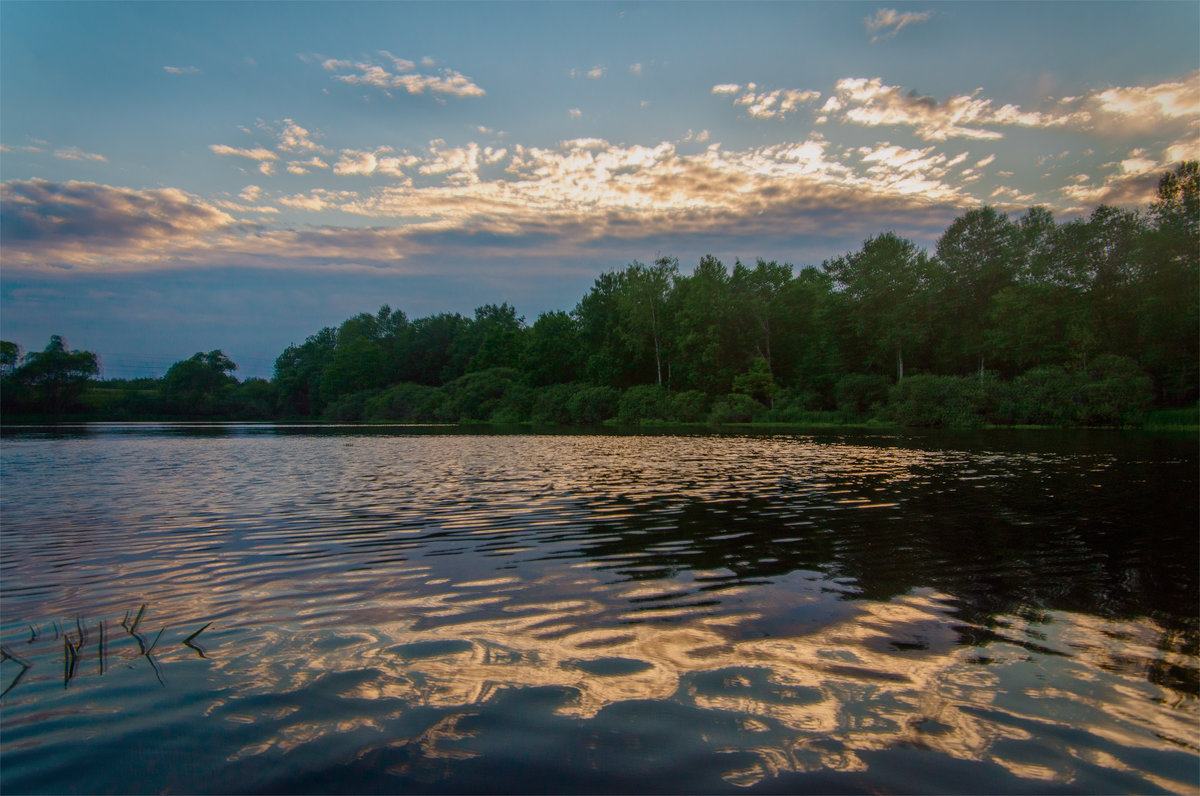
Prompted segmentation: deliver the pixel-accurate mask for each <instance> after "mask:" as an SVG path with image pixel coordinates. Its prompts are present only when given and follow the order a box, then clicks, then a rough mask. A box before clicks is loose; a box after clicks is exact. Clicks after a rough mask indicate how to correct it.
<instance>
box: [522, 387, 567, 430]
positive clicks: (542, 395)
mask: <svg viewBox="0 0 1200 796" xmlns="http://www.w3.org/2000/svg"><path fill="white" fill-rule="evenodd" d="M576 389H578V385H574V384H552V385H550V386H548V387H542V388H541V389H539V390H537V391H535V392H534V393H533V398H532V401H531V403H530V407H529V419H530V420H532V421H533V422H534V423H553V424H555V425H560V426H563V425H568V424H570V423H571V396H572V395H573V394H574V393H575V390H576Z"/></svg>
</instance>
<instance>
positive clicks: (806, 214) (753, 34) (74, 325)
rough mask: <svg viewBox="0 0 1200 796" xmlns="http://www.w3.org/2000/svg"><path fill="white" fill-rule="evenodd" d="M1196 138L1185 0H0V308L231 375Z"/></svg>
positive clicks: (744, 256) (1033, 186)
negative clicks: (306, 351) (350, 326)
mask: <svg viewBox="0 0 1200 796" xmlns="http://www.w3.org/2000/svg"><path fill="white" fill-rule="evenodd" d="M1196 158H1200V3H1196V2H1180V3H1174V2H1132V3H1123V2H1100V3H1090V2H1068V3H1055V2H1037V3H1034V2H1028V3H1025V2H1002V3H970V2H953V3H930V2H924V3H921V2H914V3H905V4H900V5H893V4H880V3H855V2H824V3H801V2H769V3H756V2H737V3H726V2H682V3H676V2H648V3H624V2H615V3H606V2H550V3H510V2H488V3H474V2H436V3H398V2H396V3H393V2H370V3H354V2H340V3H322V2H304V3H288V2H245V3H241V2H237V3H224V2H190V3H189V2H170V3H168V2H164V3H140V2H139V3H120V2H113V3H108V2H91V3H84V4H77V3H70V2H40V1H38V2H18V1H17V0H4V2H2V3H0V182H2V194H0V338H3V339H5V340H11V341H14V342H17V343H19V344H21V345H22V346H23V347H24V348H25V349H26V350H40V349H41V348H43V347H44V346H45V345H46V343H47V341H48V340H49V337H50V335H52V334H58V335H62V336H63V337H64V338H65V340H66V342H67V344H68V346H70V347H71V348H76V349H86V350H89V351H95V352H96V353H97V354H99V356H100V359H101V362H102V366H103V375H104V376H105V377H107V378H120V377H135V376H157V375H161V373H163V372H164V371H165V370H166V368H167V367H169V366H170V364H171V363H173V362H175V361H177V360H180V359H185V358H187V357H189V356H191V355H192V354H193V353H195V352H197V351H210V350H214V349H222V350H224V351H225V352H226V353H227V354H228V355H229V356H230V357H231V358H232V359H233V360H234V361H235V362H237V363H238V364H239V366H240V367H239V371H238V373H237V375H238V376H240V377H243V378H245V377H251V376H262V377H269V376H270V374H271V369H272V365H273V362H274V359H275V357H277V356H278V355H279V354H280V353H281V352H282V351H283V350H284V348H286V347H287V346H288V345H289V344H292V343H297V344H298V343H301V342H303V341H304V339H305V338H306V337H307V336H309V335H311V334H313V333H315V332H317V331H318V330H319V329H321V328H322V327H324V326H336V325H338V324H339V323H340V322H341V321H342V320H344V319H346V318H348V317H350V316H352V315H354V314H356V313H359V312H371V313H374V312H375V311H376V310H377V309H378V308H379V307H380V306H381V305H382V304H385V303H386V304H388V305H390V306H391V307H392V309H393V310H403V311H404V312H405V313H407V315H408V316H409V317H410V318H418V317H424V316H428V315H433V314H436V313H440V312H461V313H464V314H471V313H473V311H474V309H475V308H476V307H478V306H480V305H482V304H485V303H495V304H499V303H501V302H508V303H509V304H511V305H513V306H514V307H516V309H517V311H518V313H519V314H521V315H523V316H525V318H526V320H527V322H529V323H532V322H533V321H534V320H536V318H537V316H538V315H539V314H540V313H542V312H547V311H551V310H570V309H571V308H573V307H574V306H575V304H576V303H577V302H578V301H579V299H580V298H582V297H583V295H584V294H585V293H586V292H587V291H588V289H589V288H590V287H591V285H592V283H593V282H594V280H595V278H596V277H597V276H598V275H599V274H601V273H602V272H604V271H608V270H613V269H620V268H623V267H624V266H625V265H627V264H629V263H630V262H632V261H634V260H639V261H642V262H650V261H653V260H655V259H657V258H658V257H660V256H672V257H676V258H678V259H679V261H680V267H681V270H682V271H683V272H684V273H690V272H691V270H692V268H694V266H695V265H696V263H697V262H698V261H699V258H700V257H701V256H702V255H704V254H712V255H715V256H716V257H718V258H719V259H721V260H722V261H723V262H725V263H726V265H729V266H732V264H733V263H734V262H735V261H736V260H737V259H739V258H740V259H741V260H742V261H743V262H746V263H753V262H754V261H756V260H757V259H759V258H762V259H766V260H776V261H779V262H787V263H791V264H793V265H794V266H796V268H797V269H798V268H800V267H802V266H805V265H820V263H821V262H822V261H824V260H826V259H829V258H832V257H836V256H838V255H840V254H844V253H845V252H848V251H853V250H856V249H857V248H859V247H860V246H861V244H862V242H863V240H864V239H865V238H867V237H869V236H871V235H876V234H880V233H882V232H887V231H895V232H896V233H898V234H900V235H903V236H905V237H908V238H910V239H912V240H913V241H915V242H917V243H918V244H919V245H920V246H922V247H925V248H929V249H932V248H933V246H934V245H935V244H936V241H937V238H938V236H939V235H940V234H941V232H942V231H944V230H945V228H946V227H947V226H948V225H949V224H950V222H951V221H953V219H954V218H955V217H957V216H958V215H961V214H962V213H963V212H965V211H966V210H967V209H969V208H972V207H978V206H980V205H984V204H988V205H992V206H995V207H997V208H998V209H1000V210H1002V211H1004V212H1006V213H1008V214H1009V216H1010V217H1012V218H1017V217H1019V216H1020V215H1021V214H1023V213H1024V212H1025V210H1026V209H1027V208H1028V207H1030V206H1033V205H1043V206H1045V207H1047V208H1049V209H1050V210H1052V211H1053V212H1054V214H1055V217H1056V218H1058V219H1059V220H1060V221H1061V220H1067V219H1070V218H1073V217H1077V216H1080V215H1087V214H1089V213H1090V212H1091V211H1092V210H1093V209H1094V208H1095V207H1096V206H1097V205H1098V204H1100V203H1107V204H1114V205H1119V206H1122V207H1144V206H1145V205H1146V204H1147V203H1148V202H1149V201H1150V200H1151V199H1152V198H1153V195H1154V190H1155V187H1156V185H1157V181H1158V178H1159V176H1160V175H1161V174H1162V173H1163V172H1164V171H1166V170H1169V169H1170V168H1171V167H1172V166H1173V165H1174V164H1176V163H1178V162H1179V161H1181V160H1187V159H1196Z"/></svg>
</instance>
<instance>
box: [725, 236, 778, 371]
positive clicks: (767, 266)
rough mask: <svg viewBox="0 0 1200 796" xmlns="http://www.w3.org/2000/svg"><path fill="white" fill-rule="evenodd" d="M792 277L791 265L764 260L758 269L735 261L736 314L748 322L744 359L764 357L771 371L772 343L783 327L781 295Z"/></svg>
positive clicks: (733, 279)
mask: <svg viewBox="0 0 1200 796" xmlns="http://www.w3.org/2000/svg"><path fill="white" fill-rule="evenodd" d="M791 279H792V267H791V266H790V265H787V264H783V265H780V264H779V263H777V262H775V261H771V262H766V261H765V260H761V259H760V260H758V262H756V263H755V265H754V268H747V267H746V266H744V265H742V264H741V262H737V263H735V264H734V266H733V274H732V275H731V276H730V278H729V286H730V289H731V291H732V294H733V296H732V298H733V304H734V314H735V317H737V318H739V319H741V321H742V323H743V324H744V334H745V345H746V348H745V354H744V356H745V359H744V360H743V361H744V362H746V363H749V362H750V361H752V360H754V359H762V360H764V361H765V362H766V365H767V372H768V373H772V372H774V371H773V360H772V343H773V342H774V340H775V332H776V329H777V328H778V326H779V324H778V320H777V319H778V317H779V315H780V302H779V297H780V294H781V293H782V291H783V289H784V288H785V287H786V286H787V284H788V282H790V281H791Z"/></svg>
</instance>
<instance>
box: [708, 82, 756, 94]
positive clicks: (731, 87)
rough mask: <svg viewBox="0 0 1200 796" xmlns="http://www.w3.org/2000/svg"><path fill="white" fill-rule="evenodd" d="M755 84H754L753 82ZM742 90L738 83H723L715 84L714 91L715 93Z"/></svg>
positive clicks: (732, 92)
mask: <svg viewBox="0 0 1200 796" xmlns="http://www.w3.org/2000/svg"><path fill="white" fill-rule="evenodd" d="M751 85H753V84H751ZM741 90H742V87H741V86H740V85H738V84H737V83H721V84H719V85H716V86H713V88H712V93H714V94H736V93H738V92H739V91H741Z"/></svg>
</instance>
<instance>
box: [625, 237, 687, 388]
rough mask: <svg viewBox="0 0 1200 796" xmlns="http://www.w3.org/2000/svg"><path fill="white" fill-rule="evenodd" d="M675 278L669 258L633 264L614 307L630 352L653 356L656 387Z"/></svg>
mask: <svg viewBox="0 0 1200 796" xmlns="http://www.w3.org/2000/svg"><path fill="white" fill-rule="evenodd" d="M678 274H679V261H678V260H676V259H674V258H671V257H660V258H659V259H657V260H655V261H654V264H653V265H644V264H642V263H639V262H637V261H636V260H635V261H634V262H633V263H631V264H630V265H629V266H628V267H627V268H626V269H625V270H624V271H623V272H622V274H621V287H620V292H619V294H618V302H617V303H618V307H619V309H620V312H621V316H622V318H623V319H624V320H625V324H624V326H623V327H622V329H623V331H624V333H625V335H626V336H627V339H628V340H629V342H630V344H631V347H633V348H634V350H638V349H641V350H648V351H649V352H650V353H651V354H652V355H653V360H654V372H655V377H656V382H655V383H656V384H658V386H660V387H661V386H663V364H664V359H665V358H666V354H667V351H666V349H667V328H668V324H669V320H670V316H669V313H668V312H667V301H668V299H669V297H670V293H671V287H672V285H673V284H674V282H675V278H676V277H677V276H678Z"/></svg>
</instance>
